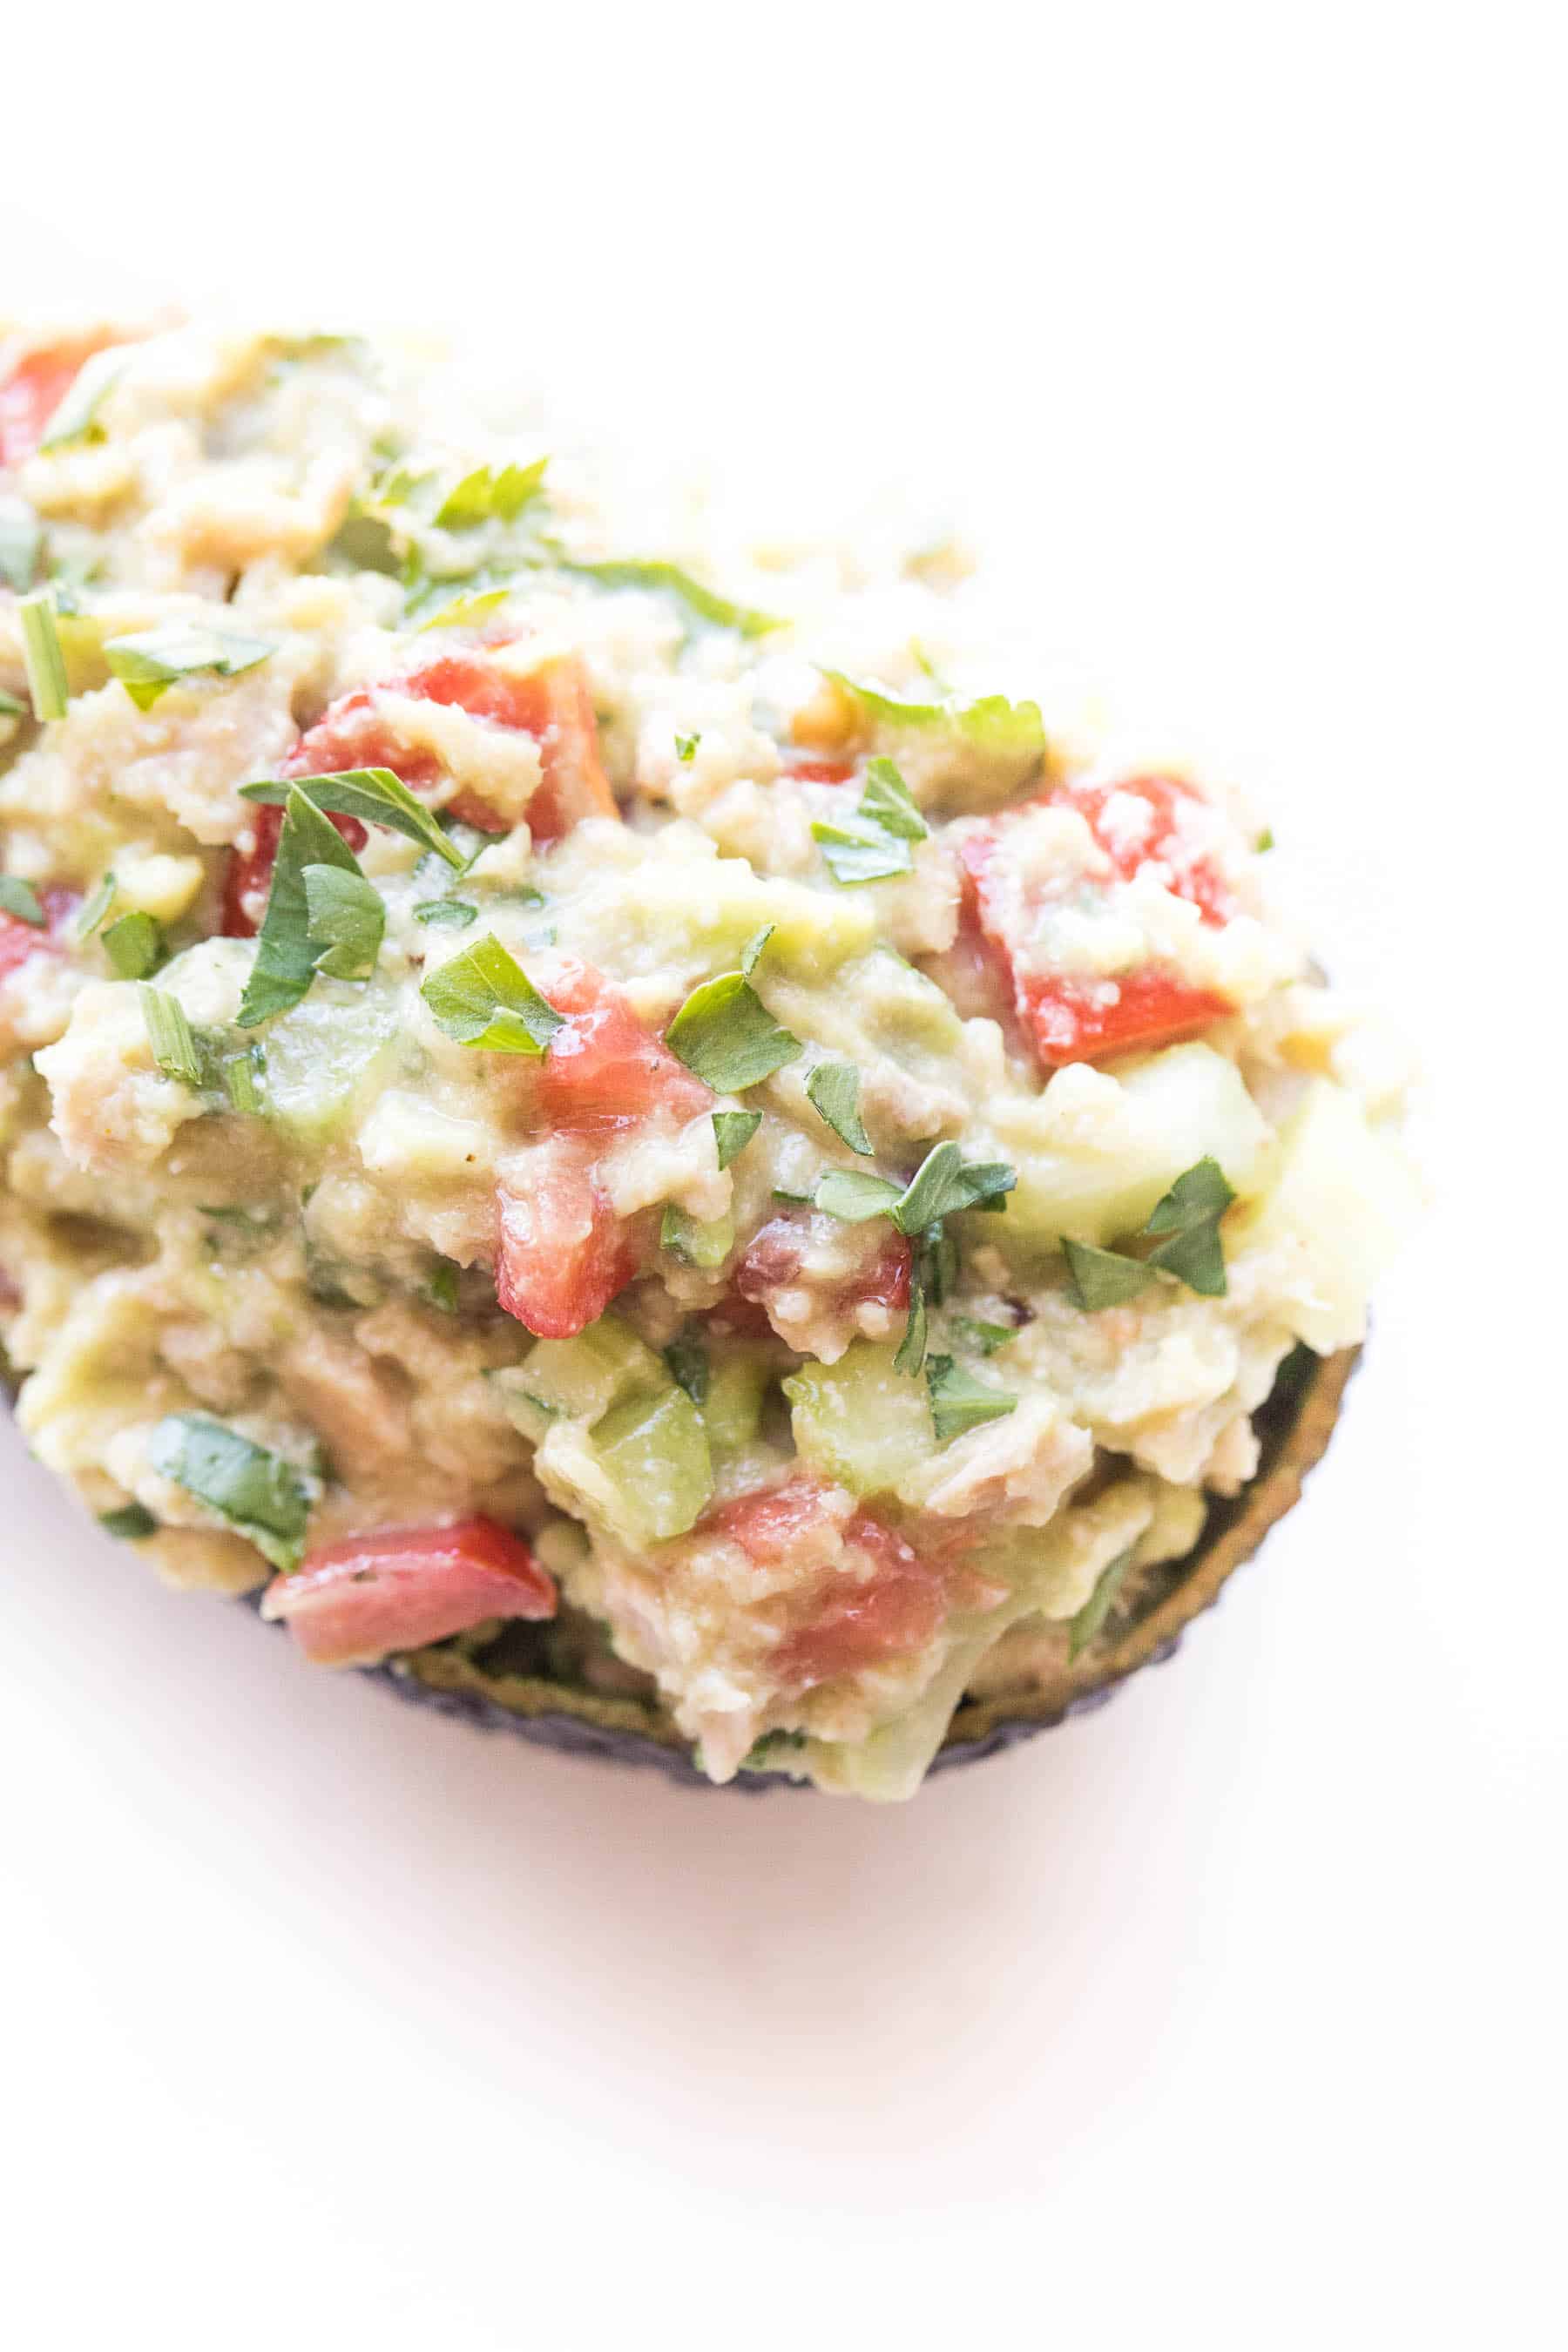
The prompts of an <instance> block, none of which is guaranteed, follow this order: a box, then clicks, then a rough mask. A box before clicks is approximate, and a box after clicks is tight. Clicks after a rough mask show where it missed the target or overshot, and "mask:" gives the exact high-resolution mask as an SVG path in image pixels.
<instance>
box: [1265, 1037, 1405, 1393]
mask: <svg viewBox="0 0 1568 2352" xmlns="http://www.w3.org/2000/svg"><path fill="white" fill-rule="evenodd" d="M1280 1144H1281V1151H1280V1160H1279V1174H1278V1176H1277V1178H1276V1181H1275V1182H1274V1185H1273V1187H1272V1189H1271V1190H1270V1191H1269V1192H1268V1194H1267V1195H1266V1196H1265V1198H1264V1199H1263V1200H1262V1201H1260V1202H1258V1205H1257V1206H1256V1208H1254V1209H1253V1210H1251V1211H1250V1212H1249V1213H1247V1215H1245V1216H1242V1217H1239V1218H1238V1219H1237V1223H1236V1226H1235V1229H1234V1232H1233V1233H1232V1234H1231V1237H1230V1239H1229V1243H1228V1249H1229V1253H1230V1255H1233V1256H1234V1255H1237V1253H1239V1252H1240V1251H1242V1250H1244V1249H1269V1248H1273V1247H1277V1246H1279V1245H1280V1244H1286V1245H1287V1246H1289V1244H1296V1245H1297V1247H1298V1248H1299V1250H1300V1278H1301V1284H1302V1286H1301V1287H1300V1289H1299V1290H1298V1291H1297V1293H1296V1295H1295V1296H1294V1297H1293V1298H1292V1300H1291V1303H1290V1307H1289V1312H1288V1316H1287V1320H1288V1322H1289V1328H1291V1329H1292V1330H1293V1331H1294V1332H1295V1334H1296V1337H1297V1338H1298V1339H1304V1340H1305V1341H1306V1343H1307V1345H1308V1347H1309V1348H1315V1349H1317V1350H1318V1352H1319V1353H1320V1354H1321V1355H1326V1354H1328V1353H1330V1352H1331V1350H1332V1349H1335V1348H1349V1347H1353V1346H1354V1344H1355V1342H1356V1341H1357V1340H1358V1339H1360V1338H1361V1337H1362V1335H1363V1331H1364V1329H1365V1326H1366V1303H1367V1298H1368V1297H1369V1295H1370V1293H1371V1291H1372V1289H1373V1285H1374V1284H1375V1283H1376V1282H1377V1280H1378V1279H1379V1277H1380V1276H1381V1275H1382V1273H1383V1271H1384V1267H1385V1266H1386V1265H1387V1264H1388V1262H1389V1260H1390V1259H1391V1258H1392V1257H1393V1256H1394V1253H1395V1251H1396V1250H1397V1249H1398V1247H1399V1245H1400V1244H1401V1243H1402V1242H1403V1241H1404V1239H1405V1234H1407V1233H1408V1231H1409V1229H1410V1226H1411V1224H1412V1223H1413V1222H1414V1220H1415V1216H1416V1215H1417V1213H1419V1210H1420V1207H1421V1194H1420V1191H1419V1188H1418V1186H1417V1184H1416V1181H1415V1176H1414V1175H1413V1174H1412V1172H1411V1171H1410V1169H1409V1167H1408V1165H1407V1164H1406V1163H1405V1160H1404V1159H1403V1158H1402V1157H1401V1155H1400V1153H1399V1152H1398V1150H1396V1149H1395V1147H1394V1145H1392V1144H1391V1143H1389V1142H1387V1141H1385V1140H1384V1138H1383V1137H1381V1136H1380V1135H1378V1134H1377V1133H1375V1131H1374V1130H1373V1128H1372V1127H1371V1126H1369V1124H1368V1122H1367V1118H1366V1114H1365V1112H1364V1111H1363V1109H1362V1108H1361V1105H1360V1103H1359V1102H1358V1101H1357V1100H1356V1098H1355V1097H1354V1096H1353V1095H1351V1094H1348V1093H1347V1092H1346V1091H1345V1089H1344V1088H1343V1087H1337V1086H1335V1085H1334V1084H1333V1083H1332V1082H1331V1080H1330V1079H1328V1078H1317V1079H1314V1080H1313V1082H1312V1085H1311V1087H1310V1089H1309V1091H1308V1093H1307V1097H1306V1099H1305V1100H1304V1102H1303V1103H1302V1104H1301V1106H1300V1109H1299V1110H1298V1111H1297V1112H1296V1113H1295V1115H1294V1116H1293V1117H1292V1118H1290V1119H1289V1121H1288V1123H1287V1125H1286V1127H1285V1129H1284V1132H1283V1134H1282V1136H1281V1139H1280ZM1286 1280H1287V1281H1289V1275H1287V1276H1286Z"/></svg>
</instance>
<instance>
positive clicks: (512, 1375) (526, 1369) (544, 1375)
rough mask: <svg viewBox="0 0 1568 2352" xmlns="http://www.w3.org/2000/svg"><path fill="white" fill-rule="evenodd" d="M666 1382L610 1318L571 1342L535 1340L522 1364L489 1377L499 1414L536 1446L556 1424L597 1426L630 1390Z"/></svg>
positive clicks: (648, 1355) (649, 1354) (646, 1352)
mask: <svg viewBox="0 0 1568 2352" xmlns="http://www.w3.org/2000/svg"><path fill="white" fill-rule="evenodd" d="M668 1378H669V1375H668V1372H667V1371H666V1370H665V1368H664V1366H663V1365H662V1364H661V1363H660V1361H659V1360H658V1357H657V1356H656V1355H655V1354H654V1352H653V1349H651V1348H645V1347H644V1345H643V1343H642V1341H641V1340H640V1339H638V1338H637V1334H636V1332H635V1331H632V1330H628V1328H626V1324H624V1323H623V1322H621V1321H620V1320H619V1318H617V1317H616V1316H614V1315H601V1316H600V1318H599V1319H598V1321H597V1322H596V1323H590V1324H589V1326H588V1328H587V1329H586V1330H585V1331H582V1332H579V1333H578V1335H577V1337H576V1338H575V1339H539V1340H536V1341H535V1343H534V1345H533V1346H532V1347H531V1349H529V1351H528V1354H527V1355H526V1356H525V1357H524V1359H523V1360H522V1362H521V1364H518V1365H513V1366H509V1367H508V1368H507V1369H506V1370H504V1371H499V1372H492V1374H491V1375H490V1380H491V1384H492V1386H493V1387H494V1388H495V1390H496V1391H497V1393H498V1394H499V1396H500V1401H501V1404H502V1407H503V1410H504V1411H505V1412H506V1414H507V1416H508V1418H509V1420H510V1421H511V1423H513V1425H514V1426H515V1427H516V1428H518V1429H520V1430H521V1433H522V1434H523V1436H524V1437H528V1438H531V1439H532V1441H533V1443H534V1444H536V1445H537V1444H539V1443H540V1441H541V1440H542V1438H543V1436H544V1433H545V1432H546V1430H548V1429H549V1427H550V1425H551V1423H552V1422H555V1421H576V1422H584V1423H592V1422H596V1421H598V1420H600V1419H602V1417H603V1416H604V1415H605V1413H606V1412H608V1411H609V1409H610V1407H611V1406H612V1405H613V1404H615V1403H616V1402H618V1401H619V1400H620V1399H621V1398H622V1397H626V1396H629V1395H631V1394H632V1393H633V1391H642V1392H643V1393H645V1394H652V1393H653V1392H654V1391H657V1390H658V1389H660V1388H662V1387H664V1386H665V1385H666V1383H667V1382H668Z"/></svg>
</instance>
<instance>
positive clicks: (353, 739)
mask: <svg viewBox="0 0 1568 2352" xmlns="http://www.w3.org/2000/svg"><path fill="white" fill-rule="evenodd" d="M492 652H493V649H492V648H487V647H480V648H479V650H477V651H475V652H471V653H460V654H439V655H437V656H436V657H435V658H434V659H433V660H431V661H427V662H422V663H421V664H420V665H419V666H418V667H417V668H416V669H412V670H410V671H409V672H408V673H407V675H406V676H405V677H393V678H388V679H386V680H385V681H384V683H385V684H386V686H387V688H389V690H390V691H392V692H394V693H397V694H405V695H410V696H412V697H413V698H415V700H416V701H425V702H440V703H445V704H447V705H450V706H453V707H456V708H457V709H462V710H467V711H468V712H469V713H470V714H471V715H472V716H473V717H474V718H475V719H489V720H490V721H492V722H493V723H494V724H495V725H497V726H500V727H510V728H515V729H517V730H519V731H520V732H521V733H522V734H525V735H531V736H533V737H534V738H535V739H536V740H537V741H538V744H539V751H540V762H541V767H542V778H541V782H540V784H539V787H538V790H537V791H536V792H535V793H534V795H533V798H532V800H531V802H530V803H529V806H528V822H529V826H530V829H531V833H532V835H533V838H534V839H535V841H540V842H552V841H558V840H559V839H560V838H561V836H562V835H563V834H564V833H568V832H570V830H571V828H572V826H573V825H574V824H575V823H576V822H577V819H578V818H579V817H583V816H615V815H616V814H618V811H617V810H616V802H615V795H614V794H613V793H612V792H611V791H610V787H609V782H608V779H607V778H606V777H605V771H604V769H603V767H602V766H601V764H600V761H599V738H598V727H597V722H596V721H595V717H594V705H593V700H592V698H591V697H590V695H589V692H588V684H587V679H586V677H585V676H584V670H583V665H582V663H581V662H580V661H579V660H578V659H577V658H576V656H574V655H569V654H562V655H558V656H555V658H554V659H552V660H550V661H545V662H542V663H541V664H540V665H539V667H538V668H537V669H534V670H531V671H529V672H528V673H527V675H526V676H521V677H515V676H513V674H512V673H511V672H510V670H506V669H503V668H501V667H500V665H499V664H498V663H497V662H496V661H495V660H494V659H493V658H492ZM345 768H390V769H391V771H392V772H393V774H394V775H395V776H396V777H397V778H398V780H399V782H402V783H405V784H406V785H407V786H408V789H409V791H410V792H419V791H421V790H426V791H427V790H428V789H429V788H430V787H431V786H432V785H434V784H437V783H439V782H440V781H441V773H442V770H441V762H440V761H439V760H438V759H437V757H436V755H435V753H434V752H433V751H425V750H422V749H416V748H415V747H413V746H411V745H409V744H406V743H400V742H399V741H398V740H397V738H396V736H395V733H394V732H393V730H391V729H390V728H389V727H388V725H387V723H386V721H385V719H384V718H383V717H382V715H381V713H380V712H379V711H378V710H377V709H376V707H375V698H374V691H373V690H372V689H371V688H366V687H356V688H354V690H353V693H352V694H344V695H340V696H339V698H338V699H337V701H336V702H333V703H331V704H330V705H329V706H328V708H327V709H325V710H324V711H323V712H322V714H321V718H320V719H318V720H317V721H316V724H315V725H314V726H313V727H310V728H308V729H307V730H306V731H305V733H304V734H303V735H301V736H300V740H299V741H298V742H297V743H296V744H295V746H294V748H293V750H292V751H290V752H289V755H288V757H287V758H286V759H285V760H283V761H281V762H280V763H279V773H280V774H281V775H283V776H285V777H289V776H330V775H335V774H337V773H339V772H341V771H342V770H343V769H345ZM447 805H448V809H449V812H450V814H452V815H453V816H454V817H456V818H457V819H458V822H459V823H460V824H471V825H472V826H473V827H474V828H475V830H476V831H477V832H479V833H505V832H506V831H507V823H506V820H505V818H504V817H499V816H498V815H497V814H496V812H495V811H494V809H492V808H490V807H489V806H488V805H487V803H485V802H484V801H483V800H481V799H480V797H479V794H478V793H470V792H461V793H458V794H456V796H455V797H454V798H453V799H452V800H451V801H450V802H449V803H448V804H447ZM280 823H281V817H280V815H279V811H278V810H276V809H261V810H258V822H257V826H256V846H255V848H254V849H251V850H248V851H238V850H237V851H236V852H235V853H234V856H233V857H232V859H231V861H230V866H229V873H228V879H227V882H226V886H225V889H224V922H223V927H224V929H225V931H226V933H227V935H228V937H229V938H231V939H246V938H248V937H249V936H250V934H251V933H252V932H253V931H255V930H256V929H258V926H259V924H260V921H261V916H262V912H263V910H264V908H265V907H266V902H267V890H268V884H269V883H270V880H271V877H272V864H273V860H274V858H275V857H276V856H277V855H278V829H279V824H280ZM332 823H333V824H335V825H336V826H337V828H338V831H339V832H340V833H341V834H342V836H343V838H344V840H345V841H347V842H348V844H349V845H350V847H351V848H353V849H356V850H357V849H359V848H361V847H362V846H363V842H364V828H363V825H361V824H358V823H357V822H356V820H355V819H354V818H353V817H334V818H333V819H332Z"/></svg>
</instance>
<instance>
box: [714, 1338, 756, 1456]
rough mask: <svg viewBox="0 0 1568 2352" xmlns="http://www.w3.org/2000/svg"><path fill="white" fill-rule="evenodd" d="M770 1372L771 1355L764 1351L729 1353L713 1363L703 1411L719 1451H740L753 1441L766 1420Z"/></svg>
mask: <svg viewBox="0 0 1568 2352" xmlns="http://www.w3.org/2000/svg"><path fill="white" fill-rule="evenodd" d="M768 1374H769V1366H768V1362H767V1359H766V1358H765V1357H763V1356H760V1355H750V1354H734V1355H731V1354H726V1355H725V1357H724V1359H723V1360H722V1362H721V1363H716V1364H713V1365H711V1366H710V1370H709V1373H708V1393H707V1395H706V1396H705V1397H704V1398H703V1400H702V1406H701V1412H702V1423H703V1427H704V1428H705V1429H706V1430H707V1432H708V1443H709V1445H710V1448H711V1449H712V1451H713V1452H714V1453H715V1454H736V1453H739V1451H740V1449H741V1448H742V1446H743V1445H750V1444H751V1443H752V1439H753V1438H754V1437H755V1435H756V1433H757V1431H758V1429H759V1427H760V1426H761V1424H762V1418H763V1397H764V1396H765V1395H766V1394H767V1387H768Z"/></svg>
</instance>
